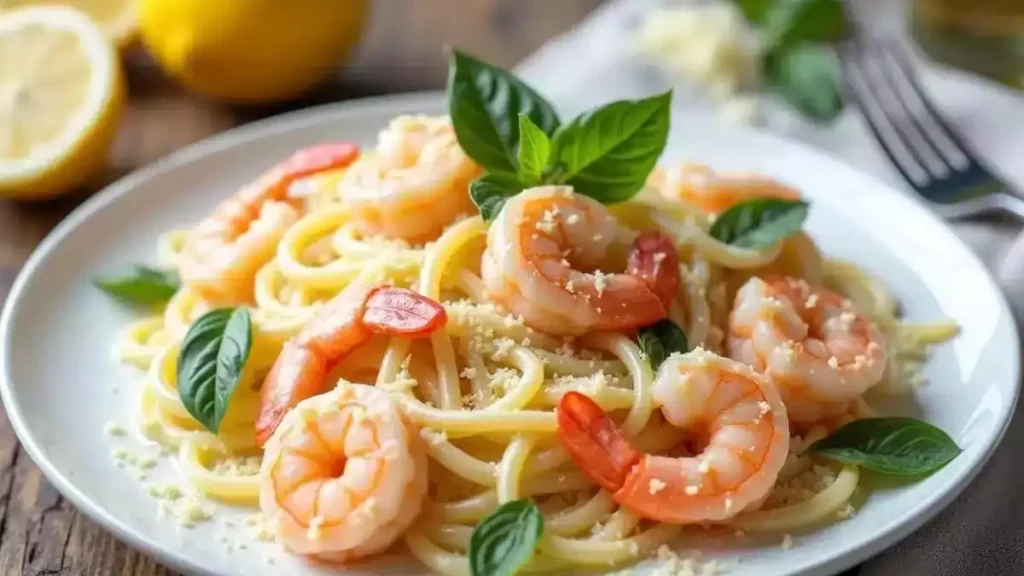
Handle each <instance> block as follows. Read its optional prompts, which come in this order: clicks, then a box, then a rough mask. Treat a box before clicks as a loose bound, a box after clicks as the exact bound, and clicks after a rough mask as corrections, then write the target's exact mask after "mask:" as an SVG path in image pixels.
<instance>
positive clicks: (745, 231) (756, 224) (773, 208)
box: [709, 198, 808, 248]
mask: <svg viewBox="0 0 1024 576" xmlns="http://www.w3.org/2000/svg"><path fill="white" fill-rule="evenodd" d="M807 209H808V204H807V202H803V201H800V200H782V199H779V198H755V199H753V200H748V201H747V202H743V203H742V204H737V205H735V206H733V207H732V208H730V209H728V210H726V211H725V212H724V213H722V214H721V215H720V216H719V217H718V218H716V219H715V222H714V224H712V225H711V230H710V232H709V233H710V234H711V237H712V238H715V239H717V240H719V241H721V242H724V243H725V244H731V245H733V246H738V247H740V248H764V247H765V246H771V245H772V244H775V243H776V242H778V241H780V240H782V239H783V238H785V237H787V236H789V235H791V234H795V233H796V232H799V231H800V226H801V225H803V223H804V220H806V219H807Z"/></svg>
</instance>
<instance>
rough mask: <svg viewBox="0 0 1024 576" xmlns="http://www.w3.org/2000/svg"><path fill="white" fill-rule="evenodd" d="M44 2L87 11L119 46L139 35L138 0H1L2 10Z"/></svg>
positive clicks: (38, 4)
mask: <svg viewBox="0 0 1024 576" xmlns="http://www.w3.org/2000/svg"><path fill="white" fill-rule="evenodd" d="M44 4H46V5H60V6H69V7H72V8H75V9H77V10H81V11H82V12H85V13H86V14H87V15H88V16H89V18H92V21H93V22H95V23H96V25H97V26H99V27H100V30H103V33H104V34H106V36H107V38H109V39H110V40H111V41H113V42H114V43H115V44H117V45H118V46H125V45H126V44H128V43H130V42H131V41H132V40H134V39H135V38H136V36H137V35H138V34H137V32H138V28H139V15H138V10H137V9H136V0H0V10H3V9H5V8H24V7H29V6H41V5H44Z"/></svg>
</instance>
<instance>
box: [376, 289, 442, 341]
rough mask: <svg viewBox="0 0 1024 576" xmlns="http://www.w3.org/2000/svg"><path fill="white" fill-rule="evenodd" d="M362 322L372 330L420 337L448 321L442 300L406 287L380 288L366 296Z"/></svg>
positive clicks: (408, 336)
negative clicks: (439, 300)
mask: <svg viewBox="0 0 1024 576" xmlns="http://www.w3.org/2000/svg"><path fill="white" fill-rule="evenodd" d="M362 323H363V325H364V326H366V328H367V329H369V330H370V331H372V332H375V333H377V334H389V335H392V336H404V337H407V338H419V337H423V336H429V335H430V334H433V333H434V332H435V331H436V330H439V329H440V328H443V327H444V325H445V324H447V323H448V314H447V312H445V309H444V306H442V305H441V304H440V303H438V302H435V301H434V300H431V299H430V298H427V297H426V296H423V295H422V294H417V293H415V292H412V291H410V290H405V289H402V288H390V287H383V288H377V289H375V290H374V291H373V292H371V293H370V295H369V296H368V297H367V299H366V304H365V307H364V309H363V315H362Z"/></svg>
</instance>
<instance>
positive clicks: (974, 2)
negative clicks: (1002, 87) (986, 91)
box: [911, 0, 1024, 88]
mask: <svg viewBox="0 0 1024 576" xmlns="http://www.w3.org/2000/svg"><path fill="white" fill-rule="evenodd" d="M911 6H912V17H911V32H912V34H913V36H914V39H915V40H916V41H917V43H918V44H919V45H920V46H921V48H922V49H923V50H924V51H925V52H927V53H928V54H929V55H930V56H931V57H932V58H934V59H936V60H938V61H941V62H944V63H947V64H949V65H952V66H956V67H959V68H963V69H966V70H970V71H972V72H976V73H979V74H983V75H985V76H988V77H990V78H993V79H995V80H997V81H999V82H1003V83H1005V84H1009V85H1011V86H1015V87H1018V88H1024V0H912V4H911Z"/></svg>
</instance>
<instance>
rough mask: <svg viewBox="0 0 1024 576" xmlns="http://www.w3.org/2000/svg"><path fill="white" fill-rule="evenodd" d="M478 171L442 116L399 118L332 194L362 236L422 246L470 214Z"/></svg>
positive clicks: (446, 119) (472, 209) (381, 134)
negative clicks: (471, 191)
mask: <svg viewBox="0 0 1024 576" xmlns="http://www.w3.org/2000/svg"><path fill="white" fill-rule="evenodd" d="M480 172H481V170H480V168H479V167H478V166H477V165H476V164H474V163H473V161H472V160H470V159H469V157H468V156H466V154H465V153H464V152H463V151H462V148H460V147H459V142H458V140H457V139H456V138H455V131H454V130H453V129H452V125H451V122H450V121H449V120H448V118H445V117H430V116H399V117H398V118H395V119H394V120H392V121H391V124H390V125H389V126H388V127H387V128H386V129H385V130H383V131H382V132H381V133H380V137H379V139H378V143H377V153H376V154H372V155H367V156H364V157H363V158H361V159H360V160H359V161H358V162H356V163H355V164H354V165H353V166H352V167H351V168H350V169H349V170H348V171H347V172H346V173H345V176H344V177H343V178H342V179H341V182H339V184H338V195H339V196H340V197H341V200H342V202H343V203H344V204H345V206H347V207H349V208H351V209H352V211H353V212H354V223H355V225H356V227H357V229H358V230H359V231H360V232H361V233H362V234H365V235H367V236H386V237H388V238H394V239H401V240H407V241H410V242H422V241H428V240H433V239H434V238H437V237H438V236H439V235H440V234H441V232H442V231H443V230H444V228H445V227H446V226H448V225H449V224H451V223H452V222H454V221H455V220H457V219H458V217H459V216H460V215H464V214H465V215H468V214H471V213H473V212H474V210H475V209H474V207H473V202H472V200H470V197H469V183H470V181H472V180H473V179H474V178H476V177H477V176H478V175H479V174H480Z"/></svg>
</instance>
